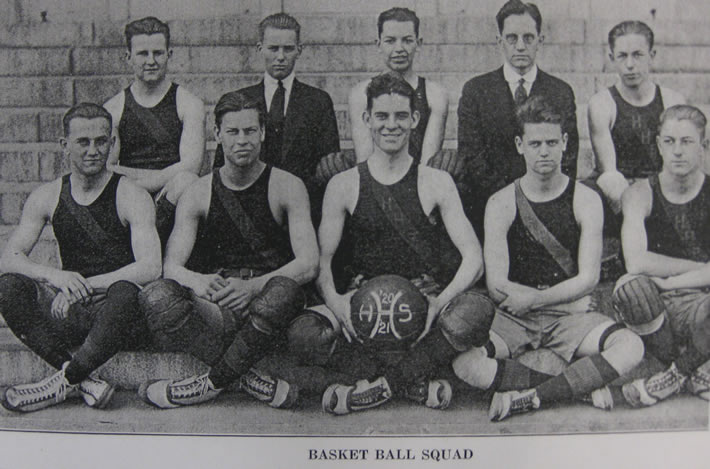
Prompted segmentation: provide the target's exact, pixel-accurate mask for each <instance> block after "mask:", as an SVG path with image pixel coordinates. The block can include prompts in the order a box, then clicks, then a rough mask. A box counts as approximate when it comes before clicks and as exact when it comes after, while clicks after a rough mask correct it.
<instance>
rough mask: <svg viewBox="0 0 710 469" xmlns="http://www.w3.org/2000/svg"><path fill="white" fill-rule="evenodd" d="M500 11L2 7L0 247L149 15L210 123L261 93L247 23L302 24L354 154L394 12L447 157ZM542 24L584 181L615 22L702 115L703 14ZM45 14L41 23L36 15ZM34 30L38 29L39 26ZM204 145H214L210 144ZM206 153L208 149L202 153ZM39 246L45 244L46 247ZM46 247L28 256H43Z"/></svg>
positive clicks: (556, 8)
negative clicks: (436, 102) (352, 101)
mask: <svg viewBox="0 0 710 469" xmlns="http://www.w3.org/2000/svg"><path fill="white" fill-rule="evenodd" d="M502 3H503V0H475V1H473V0H438V1H431V0H430V1H424V0H400V1H389V0H387V1H384V2H383V1H374V0H241V1H239V2H235V1H234V0H203V1H202V2H199V6H197V5H198V2H187V1H172V0H145V1H138V0H111V1H109V0H92V1H90V2H87V1H79V0H51V1H50V0H0V7H2V8H3V11H5V12H7V14H6V15H5V16H4V17H3V19H2V20H0V248H1V247H2V246H4V241H5V240H6V238H7V235H8V233H9V232H10V231H11V229H12V226H13V225H14V224H16V223H17V221H18V219H19V214H20V211H21V205H22V203H23V202H24V200H25V199H26V197H27V194H28V193H29V191H31V190H32V189H33V188H34V187H36V186H37V185H38V184H39V183H40V182H42V181H47V180H51V179H52V178H54V177H56V176H57V175H59V174H61V173H62V172H63V171H66V163H65V162H64V161H63V159H62V156H61V153H60V152H59V151H58V145H57V144H56V141H57V139H58V137H59V134H60V131H61V129H60V120H61V115H62V113H63V112H64V110H66V108H67V107H68V106H70V105H72V104H74V103H77V102H79V101H86V100H88V101H95V102H103V101H104V100H105V99H107V98H109V97H110V96H112V95H114V94H115V93H117V92H118V91H119V90H120V89H121V88H122V87H124V86H126V85H127V84H128V83H129V81H130V71H129V69H128V67H127V65H126V62H125V60H124V47H123V36H122V31H123V26H124V24H125V22H126V21H127V20H129V19H135V18H138V17H141V16H145V15H150V14H152V15H156V16H158V17H161V18H163V19H166V20H170V26H171V34H172V38H173V46H174V55H173V58H172V61H171V64H170V67H171V75H172V78H173V79H174V80H176V81H177V82H179V83H181V84H183V85H185V86H186V87H188V88H189V89H190V90H192V91H193V92H194V93H196V94H197V95H198V96H200V97H202V98H203V99H204V100H205V101H206V103H207V104H208V106H207V112H208V119H207V120H208V122H207V128H208V135H210V136H211V134H212V131H211V128H212V118H211V111H212V107H213V106H214V104H215V102H216V100H217V98H218V97H219V96H220V95H221V94H222V93H224V92H226V91H229V90H233V89H236V88H239V87H242V86H245V85H247V84H251V83H253V82H255V81H256V80H258V78H259V75H260V73H261V70H262V68H261V63H260V60H259V57H258V56H257V54H256V50H255V47H254V44H255V42H256V39H257V28H256V26H257V24H258V22H259V20H260V18H261V17H262V16H264V15H266V14H270V13H273V12H276V11H281V10H282V9H284V10H285V11H288V12H290V13H293V14H294V15H296V16H297V17H298V19H299V20H300V22H301V24H302V27H303V30H302V38H303V41H304V43H305V44H306V47H305V49H304V52H303V55H302V56H301V58H300V59H299V62H298V64H297V72H298V74H299V77H301V78H302V79H303V80H304V81H306V82H308V83H311V84H313V85H315V86H318V87H321V88H324V89H325V90H327V91H328V92H329V93H330V94H331V96H332V97H333V100H334V102H335V107H336V113H337V117H338V123H339V128H340V135H341V139H342V145H343V147H344V148H351V147H352V144H351V142H350V130H349V123H348V115H347V93H348V90H349V88H350V87H351V86H352V85H354V84H355V83H356V82H358V81H360V80H362V79H364V78H365V77H368V76H371V75H373V74H374V73H375V72H377V71H378V70H380V58H379V57H378V55H377V50H376V48H375V46H374V45H373V42H374V39H375V38H376V23H375V19H376V15H377V13H378V12H379V11H381V10H383V9H385V8H387V7H389V6H393V5H401V6H408V7H411V8H414V9H416V10H417V12H418V13H419V14H420V16H421V17H422V26H421V31H422V37H423V38H424V42H425V45H424V47H422V49H421V51H420V54H419V56H418V57H417V62H416V67H417V69H418V70H419V71H420V72H421V73H422V74H423V75H425V76H427V77H430V78H431V79H435V80H438V81H440V82H442V83H443V84H444V85H445V86H446V89H448V90H449V93H450V101H451V109H450V114H449V119H448V124H447V130H446V141H445V147H446V148H451V149H454V148H455V147H456V108H457V105H458V99H459V96H460V93H461V88H462V86H463V83H464V82H465V81H466V80H467V79H468V78H470V77H471V76H473V75H476V74H479V73H482V72H485V71H488V70H490V69H492V68H495V67H497V66H498V65H499V64H500V60H501V59H500V57H499V54H498V51H497V48H496V46H495V42H494V41H495V34H496V26H495V22H494V20H493V16H494V14H495V12H496V11H497V9H498V8H499V7H500V5H501V4H502ZM537 3H538V5H539V6H540V8H541V10H542V13H543V16H544V18H545V22H544V31H543V33H544V34H545V36H546V40H545V46H544V48H543V50H542V52H541V55H540V57H539V63H540V65H541V67H542V68H544V69H545V70H547V71H549V72H552V73H553V74H555V75H558V76H560V77H561V78H563V79H564V80H566V81H567V82H569V83H570V84H571V85H572V87H573V88H574V91H575V94H576V97H577V107H578V119H579V126H580V127H579V130H580V136H581V138H582V142H581V152H580V153H581V154H580V171H581V172H582V173H583V174H584V173H588V172H589V171H590V169H591V161H592V159H591V149H590V145H589V141H588V130H587V119H586V103H587V101H588V100H589V98H590V96H591V95H592V94H593V93H595V92H596V91H597V90H599V89H601V88H602V87H606V86H609V85H610V84H612V83H613V82H614V75H613V74H612V73H610V71H609V64H608V59H607V51H606V47H605V38H606V34H607V32H608V30H609V28H610V27H611V26H612V25H614V24H615V23H617V22H618V21H621V20H623V19H629V18H637V19H642V20H644V21H647V22H648V23H649V24H651V26H652V27H653V29H654V31H655V32H656V36H657V42H658V46H657V49H658V54H657V58H656V61H655V70H656V72H657V74H656V79H657V80H658V81H659V82H660V83H661V84H664V85H667V86H671V87H673V88H675V89H677V90H679V91H680V92H682V93H683V94H685V95H686V96H687V97H688V98H689V101H690V102H691V103H695V104H698V105H700V106H701V108H703V109H705V110H710V77H708V76H707V73H706V72H707V71H708V69H710V35H707V34H706V25H707V22H703V21H699V19H700V18H705V17H707V16H708V15H710V2H707V1H705V0H685V1H682V2H681V0H664V1H663V2H661V1H651V0H648V1H633V2H629V1H618V0H615V1H612V0H538V2H537ZM43 12H44V13H43ZM43 18H44V21H43ZM210 139H211V137H210ZM212 149H214V142H212V141H210V142H208V150H210V151H211V150H212ZM43 243H44V244H43ZM51 246H52V244H51V235H49V234H47V235H45V236H43V239H42V243H40V246H38V248H36V249H35V255H37V256H39V257H40V258H43V259H45V258H49V259H56V254H51V252H50V251H51Z"/></svg>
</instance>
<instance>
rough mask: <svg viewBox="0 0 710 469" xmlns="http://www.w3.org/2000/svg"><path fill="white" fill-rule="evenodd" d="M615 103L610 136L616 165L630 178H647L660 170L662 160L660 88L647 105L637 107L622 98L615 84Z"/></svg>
mask: <svg viewBox="0 0 710 469" xmlns="http://www.w3.org/2000/svg"><path fill="white" fill-rule="evenodd" d="M609 93H611V97H612V99H613V100H614V103H616V120H615V121H614V127H612V129H611V138H612V140H613V141H614V150H615V151H616V168H617V169H618V170H619V172H621V173H622V174H623V175H624V176H626V177H627V178H639V177H648V176H649V175H651V174H653V173H657V172H658V171H660V170H661V166H662V161H661V157H660V155H659V154H658V147H657V146H656V135H658V124H659V122H660V120H659V119H660V117H661V113H663V98H662V97H661V89H660V87H659V86H658V85H656V94H655V95H654V97H653V101H651V102H650V103H649V104H648V105H646V106H634V105H632V104H629V103H628V102H626V101H625V100H624V98H622V97H621V94H619V91H618V90H617V89H616V86H612V87H610V88H609Z"/></svg>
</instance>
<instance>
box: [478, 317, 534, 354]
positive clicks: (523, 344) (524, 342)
mask: <svg viewBox="0 0 710 469" xmlns="http://www.w3.org/2000/svg"><path fill="white" fill-rule="evenodd" d="M490 336H491V338H493V337H495V336H497V338H496V339H495V340H498V339H500V340H501V341H502V342H503V343H504V344H505V346H506V347H507V349H508V353H509V354H510V357H512V358H516V357H517V356H519V355H521V354H522V353H524V352H525V351H526V350H528V349H530V348H537V347H538V346H539V344H540V341H539V338H536V334H535V332H534V331H533V330H531V329H530V325H529V321H524V320H522V319H521V318H518V317H515V316H513V315H511V314H508V313H506V312H504V311H502V310H500V309H497V310H496V313H495V316H494V318H493V324H492V325H491V330H490ZM493 344H494V345H495V346H496V358H498V348H499V346H498V344H496V343H495V341H494V342H493ZM500 348H502V347H500Z"/></svg>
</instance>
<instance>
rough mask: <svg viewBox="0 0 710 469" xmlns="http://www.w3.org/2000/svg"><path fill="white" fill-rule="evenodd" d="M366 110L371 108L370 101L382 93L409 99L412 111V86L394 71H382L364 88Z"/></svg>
mask: <svg viewBox="0 0 710 469" xmlns="http://www.w3.org/2000/svg"><path fill="white" fill-rule="evenodd" d="M365 94H366V95H367V110H368V111H371V110H372V101H373V100H374V99H375V98H377V97H379V96H382V95H383V94H398V95H400V96H404V97H405V98H408V99H409V107H410V108H411V110H412V112H413V111H414V88H412V86H411V85H410V84H409V83H407V80H405V79H404V78H402V77H401V76H399V75H398V74H396V73H383V74H382V75H377V76H376V77H375V78H373V79H372V80H370V83H369V84H368V85H367V89H366V90H365Z"/></svg>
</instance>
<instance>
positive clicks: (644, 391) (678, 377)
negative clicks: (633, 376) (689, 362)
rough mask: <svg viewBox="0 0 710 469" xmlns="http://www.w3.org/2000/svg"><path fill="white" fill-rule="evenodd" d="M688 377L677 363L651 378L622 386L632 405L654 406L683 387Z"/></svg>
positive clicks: (626, 397) (627, 399)
mask: <svg viewBox="0 0 710 469" xmlns="http://www.w3.org/2000/svg"><path fill="white" fill-rule="evenodd" d="M687 379H688V378H687V377H686V376H685V375H683V374H682V373H681V372H680V371H678V368H676V366H675V363H671V366H670V367H669V368H668V369H667V370H664V371H661V372H658V373H656V374H655V375H653V376H651V377H650V378H646V379H637V380H634V381H632V382H630V383H626V384H624V385H623V386H622V387H621V391H622V392H623V393H624V398H625V399H626V401H627V402H628V403H629V404H631V406H632V407H645V406H652V405H654V404H655V403H657V402H658V401H662V400H664V399H667V398H669V397H670V396H672V395H673V394H677V393H679V392H680V390H681V389H683V386H684V385H685V382H686V380H687Z"/></svg>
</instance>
